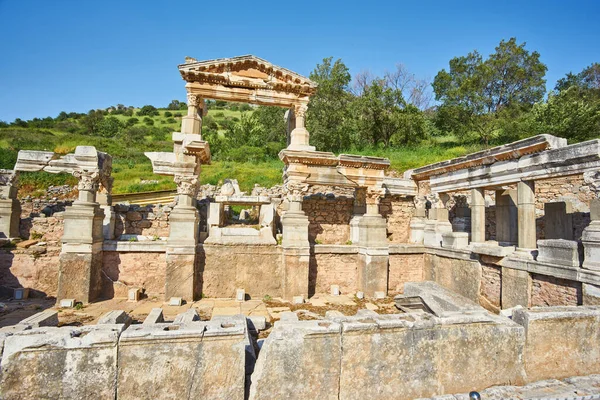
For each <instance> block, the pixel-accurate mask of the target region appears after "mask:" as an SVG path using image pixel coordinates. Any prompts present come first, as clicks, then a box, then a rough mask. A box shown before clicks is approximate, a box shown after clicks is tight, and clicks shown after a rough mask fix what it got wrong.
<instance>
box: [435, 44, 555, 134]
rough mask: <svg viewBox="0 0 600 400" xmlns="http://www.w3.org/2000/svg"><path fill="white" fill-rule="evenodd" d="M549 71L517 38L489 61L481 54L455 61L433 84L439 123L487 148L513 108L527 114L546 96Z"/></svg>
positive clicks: (536, 54)
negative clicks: (438, 106)
mask: <svg viewBox="0 0 600 400" xmlns="http://www.w3.org/2000/svg"><path fill="white" fill-rule="evenodd" d="M546 70H547V68H546V65H544V64H543V63H542V62H541V61H540V55H539V53H538V52H536V51H533V52H530V51H528V50H526V49H525V43H522V44H520V45H518V44H517V41H516V39H515V38H511V39H510V40H508V41H504V40H502V41H501V42H500V44H499V45H498V46H497V47H496V51H495V52H494V53H492V54H491V55H490V56H489V57H488V58H487V59H486V60H484V59H483V57H482V56H481V55H480V54H479V53H478V52H477V51H473V52H472V53H469V54H467V55H466V56H462V57H455V58H453V59H452V60H450V68H449V71H446V70H445V69H443V70H441V71H440V72H439V73H438V74H437V75H436V77H435V79H434V81H433V90H434V92H435V98H436V100H438V101H441V102H442V104H441V106H440V111H441V117H438V122H440V123H441V126H443V127H445V128H446V129H448V128H450V129H451V130H452V131H453V132H454V133H456V134H458V135H462V136H465V135H469V134H474V135H475V136H476V137H477V138H478V139H479V140H481V141H482V142H483V143H485V144H486V145H487V144H488V143H489V142H490V140H492V139H493V138H494V135H495V134H496V133H497V130H498V129H499V126H500V123H501V121H500V119H501V117H502V113H501V112H502V111H503V110H505V109H507V108H513V109H515V110H519V111H523V112H526V111H528V110H530V109H531V108H532V107H533V105H534V104H535V103H536V102H539V101H540V100H542V98H543V96H544V93H545V83H546V81H545V79H544V76H545V74H546Z"/></svg>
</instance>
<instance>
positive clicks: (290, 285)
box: [282, 247, 310, 300]
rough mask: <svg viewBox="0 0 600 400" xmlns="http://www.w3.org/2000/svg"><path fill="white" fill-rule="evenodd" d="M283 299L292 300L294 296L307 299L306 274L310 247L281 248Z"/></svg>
mask: <svg viewBox="0 0 600 400" xmlns="http://www.w3.org/2000/svg"><path fill="white" fill-rule="evenodd" d="M282 258H283V268H284V274H283V297H284V298H285V299H287V300H292V298H293V297H294V296H304V298H308V295H309V293H308V273H309V266H310V247H290V248H286V247H284V248H283V256H282Z"/></svg>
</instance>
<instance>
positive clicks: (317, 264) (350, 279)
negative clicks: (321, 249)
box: [308, 253, 358, 294]
mask: <svg viewBox="0 0 600 400" xmlns="http://www.w3.org/2000/svg"><path fill="white" fill-rule="evenodd" d="M357 278H358V254H357V253H351V254H344V253H316V254H315V253H313V254H312V256H311V258H310V267H309V284H308V287H309V293H329V292H330V288H331V285H338V286H339V287H340V293H342V294H351V293H355V292H356V291H357V287H358V281H357Z"/></svg>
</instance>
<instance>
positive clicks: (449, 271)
mask: <svg viewBox="0 0 600 400" xmlns="http://www.w3.org/2000/svg"><path fill="white" fill-rule="evenodd" d="M424 269H425V273H424V274H425V279H426V280H431V281H433V282H436V283H438V284H439V285H441V286H443V287H445V288H447V289H450V290H452V291H453V292H455V293H458V294H460V295H461V296H464V297H466V298H467V299H469V300H471V301H474V302H477V303H479V295H480V290H481V289H480V287H481V276H482V269H481V265H480V264H479V262H477V261H474V260H468V259H458V258H449V257H442V256H438V255H435V254H430V255H426V256H425V266H424Z"/></svg>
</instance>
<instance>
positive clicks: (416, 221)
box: [410, 217, 425, 244]
mask: <svg viewBox="0 0 600 400" xmlns="http://www.w3.org/2000/svg"><path fill="white" fill-rule="evenodd" d="M424 237H425V220H424V219H422V218H416V217H415V218H412V219H411V220H410V243H418V244H423V239H424Z"/></svg>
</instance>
